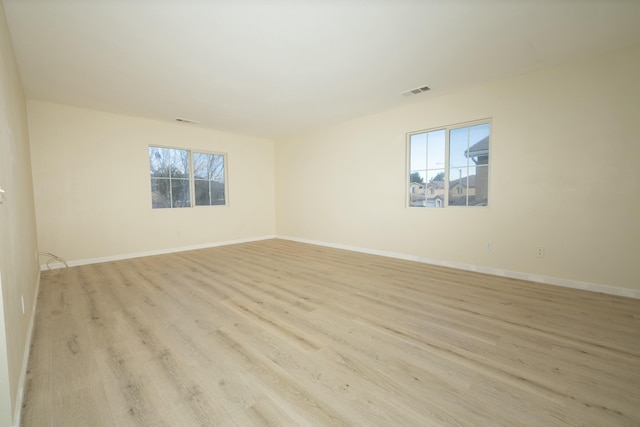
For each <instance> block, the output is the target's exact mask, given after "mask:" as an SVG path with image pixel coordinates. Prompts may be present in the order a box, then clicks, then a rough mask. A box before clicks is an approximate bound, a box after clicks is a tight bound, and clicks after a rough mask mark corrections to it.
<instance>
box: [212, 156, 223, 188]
mask: <svg viewBox="0 0 640 427" xmlns="http://www.w3.org/2000/svg"><path fill="white" fill-rule="evenodd" d="M209 179H213V180H215V181H218V182H224V156H222V155H219V154H210V155H209Z"/></svg>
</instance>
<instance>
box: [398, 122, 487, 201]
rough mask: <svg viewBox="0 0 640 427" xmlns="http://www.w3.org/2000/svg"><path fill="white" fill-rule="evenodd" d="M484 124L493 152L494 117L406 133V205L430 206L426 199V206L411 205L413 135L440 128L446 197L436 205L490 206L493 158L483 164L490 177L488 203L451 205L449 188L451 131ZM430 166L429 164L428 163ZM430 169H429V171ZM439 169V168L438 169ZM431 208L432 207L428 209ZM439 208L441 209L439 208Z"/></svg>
mask: <svg viewBox="0 0 640 427" xmlns="http://www.w3.org/2000/svg"><path fill="white" fill-rule="evenodd" d="M483 124H487V125H489V145H488V152H489V153H491V141H492V139H493V136H492V134H493V120H492V118H485V119H479V120H473V121H469V122H464V123H456V124H453V125H446V126H438V127H434V128H429V129H422V130H417V131H413V132H409V133H407V134H406V170H405V183H406V186H407V187H406V188H407V190H406V191H405V195H406V199H405V206H406V207H407V208H420V207H428V206H427V205H426V200H425V202H424V206H412V205H411V178H410V176H411V173H412V169H411V137H412V136H413V135H419V134H423V133H429V132H434V131H440V130H444V131H445V132H444V133H445V161H444V162H445V165H444V166H445V167H444V175H445V176H444V197H443V200H442V202H441V203H438V202H440V201H439V200H438V201H437V202H436V205H437V206H435V207H437V208H440V209H445V208H454V209H458V208H465V209H469V208H472V209H482V208H485V209H486V208H488V207H489V201H490V200H491V185H492V184H491V182H492V179H491V160H489V162H488V164H487V166H481V167H486V168H487V177H488V182H487V203H486V204H484V205H449V188H450V185H449V184H450V178H451V177H450V173H451V172H450V167H451V165H450V158H449V156H450V145H449V137H450V133H451V131H453V130H455V129H462V128H467V127H472V126H477V125H483ZM489 158H490V159H491V154H489ZM427 168H428V165H427ZM428 170H430V169H427V171H428ZM436 170H437V169H436ZM427 192H428V190H427V182H425V195H426V193H427ZM440 204H442V206H439V205H440ZM427 210H430V209H427ZM438 210H439V209H438Z"/></svg>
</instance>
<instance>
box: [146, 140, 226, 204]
mask: <svg viewBox="0 0 640 427" xmlns="http://www.w3.org/2000/svg"><path fill="white" fill-rule="evenodd" d="M150 148H161V149H169V150H182V151H187V152H188V156H189V202H190V203H189V204H190V206H181V207H177V206H176V207H174V206H168V207H154V206H153V187H151V188H150V198H151V200H150V202H151V209H153V210H164V209H185V208H209V207H223V206H224V207H226V206H229V179H228V175H229V162H228V156H227V153H223V152H218V151H209V150H201V149H191V148H184V147H175V146H167V145H156V144H153V145H149V146H148V147H147V168H148V169H149V183H151V179H152V178H153V177H152V176H151V169H150V168H151V165H150V163H149V149H150ZM194 153H198V154H214V155H217V156H222V159H223V168H224V204H209V205H196V194H195V193H196V189H195V181H196V179H195V175H194V170H193V154H194Z"/></svg>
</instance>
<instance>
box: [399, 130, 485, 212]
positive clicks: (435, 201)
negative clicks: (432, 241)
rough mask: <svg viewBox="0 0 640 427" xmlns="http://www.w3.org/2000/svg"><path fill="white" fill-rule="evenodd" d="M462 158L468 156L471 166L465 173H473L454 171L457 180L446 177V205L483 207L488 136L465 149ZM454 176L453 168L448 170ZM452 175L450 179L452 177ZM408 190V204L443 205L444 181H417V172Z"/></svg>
mask: <svg viewBox="0 0 640 427" xmlns="http://www.w3.org/2000/svg"><path fill="white" fill-rule="evenodd" d="M464 154H465V157H467V158H469V159H471V160H472V161H473V163H474V165H470V166H469V168H467V170H468V171H469V172H471V171H474V170H475V172H476V173H475V174H469V175H466V174H467V173H468V172H467V171H466V170H465V171H464V172H463V170H462V169H459V170H458V173H459V176H458V178H457V179H450V180H449V188H448V192H449V205H450V206H474V205H475V206H486V205H487V201H488V182H489V137H488V136H487V137H485V138H483V139H481V140H480V141H478V142H476V143H475V144H473V145H472V146H470V147H469V148H468V149H467V150H466V151H465V153H464ZM450 173H451V174H452V175H453V176H455V171H453V170H452V171H450ZM453 176H452V177H451V178H453ZM411 179H412V182H411V183H410V190H409V193H410V194H409V205H410V206H413V207H429V208H440V207H444V203H445V197H444V196H445V192H446V191H447V189H446V188H445V187H446V185H445V180H444V178H443V177H441V178H440V179H438V178H436V179H432V180H431V181H429V182H427V183H426V184H425V183H424V182H417V180H419V179H422V178H421V177H420V176H419V175H412V178H411Z"/></svg>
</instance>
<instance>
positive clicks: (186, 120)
mask: <svg viewBox="0 0 640 427" xmlns="http://www.w3.org/2000/svg"><path fill="white" fill-rule="evenodd" d="M176 122H178V123H187V124H190V125H197V124H200V122H197V121H195V120H189V119H182V118H180V117H176Z"/></svg>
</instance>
